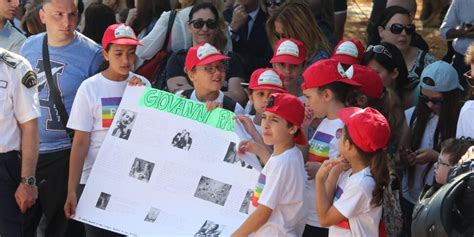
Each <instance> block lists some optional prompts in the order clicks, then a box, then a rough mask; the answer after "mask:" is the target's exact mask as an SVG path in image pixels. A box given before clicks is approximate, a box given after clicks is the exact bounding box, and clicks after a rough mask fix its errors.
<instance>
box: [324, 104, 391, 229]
mask: <svg viewBox="0 0 474 237" xmlns="http://www.w3.org/2000/svg"><path fill="white" fill-rule="evenodd" d="M337 115H338V116H339V118H340V119H341V120H342V121H343V122H344V124H345V127H344V129H343V132H342V136H341V138H340V139H339V144H338V145H339V152H340V158H338V159H335V160H330V161H325V162H324V163H323V164H322V165H321V167H320V168H319V170H318V173H317V174H316V177H315V188H316V193H315V194H316V210H317V212H318V214H319V221H320V223H321V225H322V226H328V227H329V236H330V237H332V236H338V237H340V236H373V237H376V236H379V224H380V220H381V216H382V201H383V197H384V190H385V188H386V187H387V185H388V184H389V179H390V177H389V172H388V163H387V162H388V160H387V154H386V153H385V151H384V149H385V147H386V146H387V143H388V141H389V138H390V126H389V125H388V122H387V120H386V119H385V117H384V116H383V115H382V114H381V113H380V112H378V111H377V110H375V109H372V108H370V107H367V108H365V109H360V108H357V107H348V108H344V109H341V110H339V111H338V112H337Z"/></svg>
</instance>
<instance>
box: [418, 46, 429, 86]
mask: <svg viewBox="0 0 474 237" xmlns="http://www.w3.org/2000/svg"><path fill="white" fill-rule="evenodd" d="M426 54H428V52H427V51H423V52H421V56H420V65H418V67H417V68H416V69H415V73H416V74H417V75H418V76H419V77H421V73H422V72H423V69H424V68H425V58H426ZM421 79H422V78H420V80H421Z"/></svg>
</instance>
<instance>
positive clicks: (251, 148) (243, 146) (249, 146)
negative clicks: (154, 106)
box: [237, 140, 258, 154]
mask: <svg viewBox="0 0 474 237" xmlns="http://www.w3.org/2000/svg"><path fill="white" fill-rule="evenodd" d="M257 150H258V144H257V143H256V142H255V141H253V140H244V141H241V142H240V143H239V145H238V146H237V152H238V153H239V154H244V153H245V152H250V153H254V154H256V153H257Z"/></svg>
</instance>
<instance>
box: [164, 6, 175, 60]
mask: <svg viewBox="0 0 474 237" xmlns="http://www.w3.org/2000/svg"><path fill="white" fill-rule="evenodd" d="M176 13H177V11H176V10H172V11H171V15H170V19H169V20H168V28H167V29H166V38H165V42H164V43H163V46H162V47H161V50H163V49H166V47H168V43H169V41H170V38H171V37H170V35H171V30H172V29H173V24H174V19H175V18H176ZM161 50H160V51H161Z"/></svg>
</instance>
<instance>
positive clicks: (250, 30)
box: [224, 0, 278, 78]
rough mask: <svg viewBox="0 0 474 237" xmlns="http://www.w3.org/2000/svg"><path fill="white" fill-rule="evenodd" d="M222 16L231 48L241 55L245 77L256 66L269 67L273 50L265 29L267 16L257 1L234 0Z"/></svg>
mask: <svg viewBox="0 0 474 237" xmlns="http://www.w3.org/2000/svg"><path fill="white" fill-rule="evenodd" d="M276 1H278V0H276ZM276 1H275V2H276ZM224 18H225V20H226V21H227V22H228V23H229V30H230V32H231V38H232V46H233V50H234V52H237V53H239V54H240V55H241V56H242V59H243V66H244V69H245V74H246V78H250V74H251V73H252V72H253V71H254V70H255V69H257V68H265V67H270V64H269V61H270V58H271V57H272V54H273V50H272V48H271V45H270V43H269V41H268V38H267V34H266V30H265V23H266V21H267V18H268V16H267V14H266V13H265V12H264V11H263V10H262V9H261V8H260V5H259V1H258V0H236V1H235V4H234V8H233V9H227V10H225V11H224Z"/></svg>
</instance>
